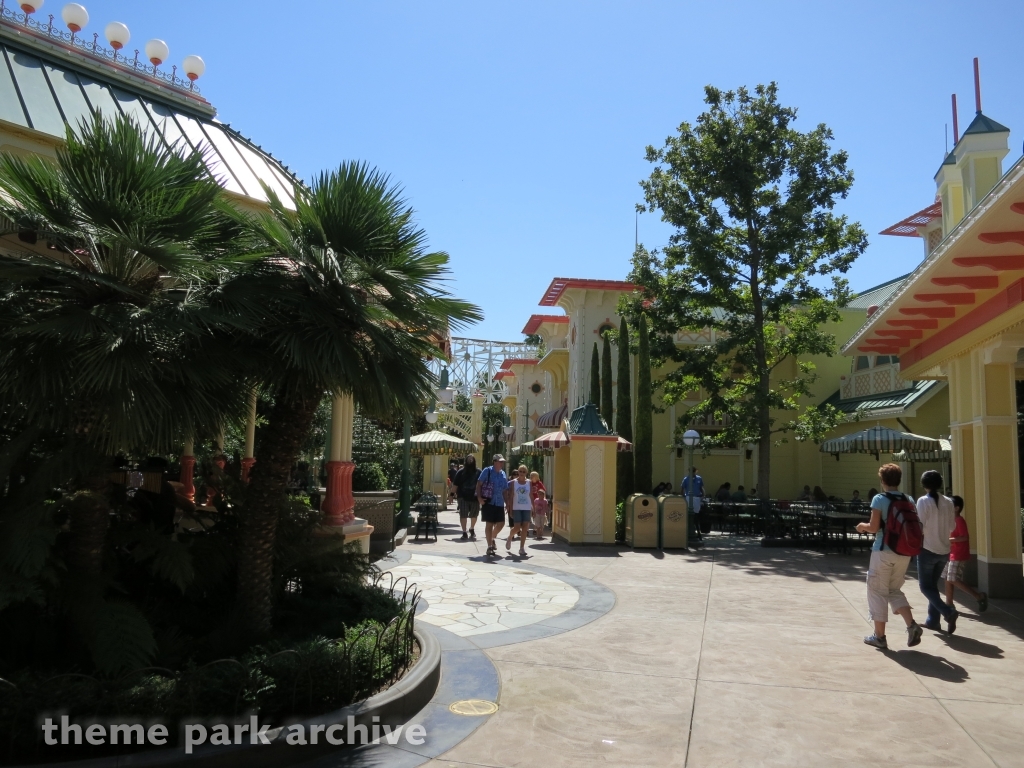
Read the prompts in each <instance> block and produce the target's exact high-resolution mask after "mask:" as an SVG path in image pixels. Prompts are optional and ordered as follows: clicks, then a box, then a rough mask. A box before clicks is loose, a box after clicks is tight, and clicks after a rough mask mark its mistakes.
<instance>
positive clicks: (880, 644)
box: [864, 634, 889, 651]
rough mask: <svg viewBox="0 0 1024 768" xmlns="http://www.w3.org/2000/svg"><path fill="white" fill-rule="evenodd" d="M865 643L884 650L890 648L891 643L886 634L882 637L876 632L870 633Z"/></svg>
mask: <svg viewBox="0 0 1024 768" xmlns="http://www.w3.org/2000/svg"><path fill="white" fill-rule="evenodd" d="M864 643H865V644H866V645H873V646H874V647H875V648H881V649H882V650H883V651H887V650H889V643H888V641H887V640H886V639H885V635H882V636H881V637H878V635H874V634H872V635H868V636H867V637H865V638H864Z"/></svg>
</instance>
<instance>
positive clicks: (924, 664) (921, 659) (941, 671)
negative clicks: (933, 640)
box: [884, 650, 970, 683]
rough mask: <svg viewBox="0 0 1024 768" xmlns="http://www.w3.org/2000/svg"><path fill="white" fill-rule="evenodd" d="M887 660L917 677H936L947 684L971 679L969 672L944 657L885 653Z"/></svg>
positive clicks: (915, 653)
mask: <svg viewBox="0 0 1024 768" xmlns="http://www.w3.org/2000/svg"><path fill="white" fill-rule="evenodd" d="M884 653H885V655H886V657H887V658H890V659H892V660H893V661H895V662H896V663H897V664H899V665H900V666H901V667H904V668H905V669H909V670H910V671H911V672H913V673H914V674H916V675H922V676H923V677H934V678H935V679H936V680H943V681H945V682H947V683H963V682H965V681H967V680H968V679H969V678H970V675H969V674H968V672H967V670H966V669H964V668H963V667H961V666H960V665H959V664H956V663H954V662H952V661H950V660H949V659H946V658H944V657H942V656H933V655H932V654H930V653H922V652H921V651H892V650H890V651H884Z"/></svg>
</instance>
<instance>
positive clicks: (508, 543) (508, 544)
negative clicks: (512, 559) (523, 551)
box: [505, 536, 512, 552]
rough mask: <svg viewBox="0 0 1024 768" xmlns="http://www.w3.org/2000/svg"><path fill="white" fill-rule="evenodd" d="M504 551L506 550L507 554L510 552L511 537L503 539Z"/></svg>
mask: <svg viewBox="0 0 1024 768" xmlns="http://www.w3.org/2000/svg"><path fill="white" fill-rule="evenodd" d="M505 549H506V550H508V551H509V552H511V551H512V537H511V536H509V537H508V538H507V539H505Z"/></svg>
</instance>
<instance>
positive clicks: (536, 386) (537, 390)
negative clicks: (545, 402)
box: [530, 381, 544, 395]
mask: <svg viewBox="0 0 1024 768" xmlns="http://www.w3.org/2000/svg"><path fill="white" fill-rule="evenodd" d="M543 389H544V387H542V386H541V383H540V382H539V381H535V382H533V384H531V385H530V391H531V392H533V394H535V395H539V394H540V393H541V392H542V391H543Z"/></svg>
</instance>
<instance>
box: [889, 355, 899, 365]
mask: <svg viewBox="0 0 1024 768" xmlns="http://www.w3.org/2000/svg"><path fill="white" fill-rule="evenodd" d="M889 359H890V360H892V361H893V362H894V363H898V362H899V361H900V359H899V357H897V356H896V355H891V356H890V357H889Z"/></svg>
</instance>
